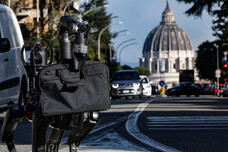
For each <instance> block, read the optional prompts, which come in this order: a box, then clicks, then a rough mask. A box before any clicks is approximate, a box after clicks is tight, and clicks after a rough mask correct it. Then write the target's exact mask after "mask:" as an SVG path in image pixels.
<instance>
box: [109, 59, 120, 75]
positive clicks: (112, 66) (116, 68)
mask: <svg viewBox="0 0 228 152" xmlns="http://www.w3.org/2000/svg"><path fill="white" fill-rule="evenodd" d="M119 70H123V68H122V67H121V66H120V64H119V63H118V62H111V63H110V67H109V71H110V78H112V77H113V76H114V74H115V72H116V71H119Z"/></svg>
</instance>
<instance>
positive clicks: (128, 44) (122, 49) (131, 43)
mask: <svg viewBox="0 0 228 152" xmlns="http://www.w3.org/2000/svg"><path fill="white" fill-rule="evenodd" d="M134 44H138V43H137V42H134V43H130V44H128V45H125V46H124V47H123V48H122V49H121V50H120V53H119V61H120V65H121V53H122V51H123V50H124V49H125V48H126V47H128V46H131V45H134Z"/></svg>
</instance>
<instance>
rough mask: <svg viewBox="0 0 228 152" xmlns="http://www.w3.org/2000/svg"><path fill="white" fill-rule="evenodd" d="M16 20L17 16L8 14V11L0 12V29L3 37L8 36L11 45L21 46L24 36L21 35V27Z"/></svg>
mask: <svg viewBox="0 0 228 152" xmlns="http://www.w3.org/2000/svg"><path fill="white" fill-rule="evenodd" d="M16 21H17V20H15V16H13V15H11V14H8V13H6V12H4V11H3V12H0V31H2V33H1V37H2V38H7V39H9V41H10V46H11V47H14V48H15V47H19V46H21V44H23V42H22V40H23V39H22V37H21V35H20V28H19V25H17V24H18V23H17V22H16Z"/></svg>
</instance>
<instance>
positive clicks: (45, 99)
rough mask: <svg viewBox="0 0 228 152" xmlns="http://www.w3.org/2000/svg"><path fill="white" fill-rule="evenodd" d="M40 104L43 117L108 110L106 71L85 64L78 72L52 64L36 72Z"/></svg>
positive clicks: (102, 66) (101, 65) (92, 63)
mask: <svg viewBox="0 0 228 152" xmlns="http://www.w3.org/2000/svg"><path fill="white" fill-rule="evenodd" d="M38 79H39V89H40V96H39V104H40V106H41V110H42V114H43V115H44V116H53V115H62V114H70V113H80V112H92V111H103V110H108V109H109V108H110V106H111V103H110V95H109V93H110V82H109V70H108V68H107V66H106V65H105V64H104V63H100V62H96V61H88V62H86V63H85V65H84V66H83V68H82V69H81V70H80V71H77V72H75V71H71V70H69V66H68V65H66V64H55V65H51V66H48V67H46V68H44V69H42V70H40V71H39V76H38Z"/></svg>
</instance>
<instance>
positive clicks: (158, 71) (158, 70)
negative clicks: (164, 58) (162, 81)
mask: <svg viewBox="0 0 228 152" xmlns="http://www.w3.org/2000/svg"><path fill="white" fill-rule="evenodd" d="M157 73H160V67H159V59H157Z"/></svg>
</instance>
